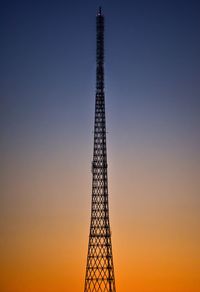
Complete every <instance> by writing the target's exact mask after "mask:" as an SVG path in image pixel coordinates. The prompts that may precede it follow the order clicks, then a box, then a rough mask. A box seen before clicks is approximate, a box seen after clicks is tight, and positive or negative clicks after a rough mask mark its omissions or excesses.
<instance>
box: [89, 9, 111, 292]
mask: <svg viewBox="0 0 200 292" xmlns="http://www.w3.org/2000/svg"><path fill="white" fill-rule="evenodd" d="M96 29H97V36H96V41H97V47H96V63H97V67H96V102H95V121H94V149H93V161H92V176H93V179H92V206H91V208H92V209H91V222H90V234H89V244H88V255H87V267H86V276H85V289H84V292H97V291H98V292H115V291H116V289H115V277H114V265H113V255H112V244H111V231H110V223H109V206H108V176H107V150H106V119H105V96H104V16H103V14H102V11H101V8H99V11H98V13H97V16H96Z"/></svg>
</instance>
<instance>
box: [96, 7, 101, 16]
mask: <svg viewBox="0 0 200 292" xmlns="http://www.w3.org/2000/svg"><path fill="white" fill-rule="evenodd" d="M97 15H102V9H101V6H99V10H98V14H97Z"/></svg>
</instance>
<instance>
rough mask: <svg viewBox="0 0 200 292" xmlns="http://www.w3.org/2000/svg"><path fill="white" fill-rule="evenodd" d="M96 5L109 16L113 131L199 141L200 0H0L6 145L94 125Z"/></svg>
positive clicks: (109, 107)
mask: <svg viewBox="0 0 200 292" xmlns="http://www.w3.org/2000/svg"><path fill="white" fill-rule="evenodd" d="M99 5H102V8H103V11H104V14H105V18H106V19H105V23H106V33H105V50H106V53H105V55H106V64H105V67H106V97H107V101H106V102H107V112H108V119H110V123H109V125H108V128H110V129H112V130H113V131H114V133H113V136H115V133H116V135H117V131H119V134H120V135H121V134H122V135H126V134H125V132H128V133H129V134H127V135H128V136H129V138H130V137H131V138H130V139H131V140H132V138H133V139H134V137H135V134H133V129H135V131H136V132H137V133H142V134H141V136H143V135H144V137H146V135H147V136H148V135H151V137H154V136H155V137H160V139H161V138H162V139H163V138H165V139H166V141H167V140H168V135H169V136H171V137H172V136H176V135H177V133H178V135H183V136H184V137H185V138H184V141H185V140H190V141H191V146H194V147H195V145H197V144H196V142H197V141H198V143H199V136H198V132H199V131H198V130H199V120H200V118H199V113H200V109H199V107H200V101H199V99H200V69H199V68H200V17H199V14H200V2H199V1H194V0H193V1H192V0H190V1H189V0H188V1H178V0H173V1H172V0H168V1H158V0H152V1H150V0H148V1H147V0H146V1H145V0H137V1H112V0H108V1H96V0H95V1H94V0H93V1H92V0H91V1H61V0H58V1H37V0H34V1H20V0H19V1H12V0H11V1H1V7H0V14H1V15H0V22H1V48H0V50H1V54H0V59H1V65H0V97H1V111H2V112H1V126H2V134H3V138H4V139H3V141H4V145H5V146H6V148H7V145H13V142H15V145H18V142H19V143H22V144H23V145H24V143H26V141H28V140H31V141H32V142H33V141H37V140H40V138H41V137H42V136H43V135H44V136H45V135H47V133H49V134H48V135H50V137H53V136H54V135H56V137H58V136H59V135H63V134H64V133H65V135H66V136H67V137H69V139H70V140H71V136H73V135H75V133H83V135H84V134H85V133H88V131H90V130H91V129H92V121H93V113H94V92H95V29H96V27H95V14H96V11H97V9H98V6H99ZM115 130H116V132H115ZM60 131H61V132H62V133H60ZM131 133H132V134H131ZM181 133H182V134H181ZM68 135H69V136H68ZM162 135H163V137H162ZM83 137H84V136H83ZM83 137H82V138H83ZM186 137H187V139H186ZM124 138H125V139H126V137H125V136H124ZM129 138H127V139H129ZM41 139H42V138H41ZM77 139H80V140H81V138H78V134H77ZM20 141H21V142H20ZM128 141H129V140H127V142H128ZM181 141H182V140H180V141H179V142H181ZM90 142H91V141H90Z"/></svg>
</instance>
